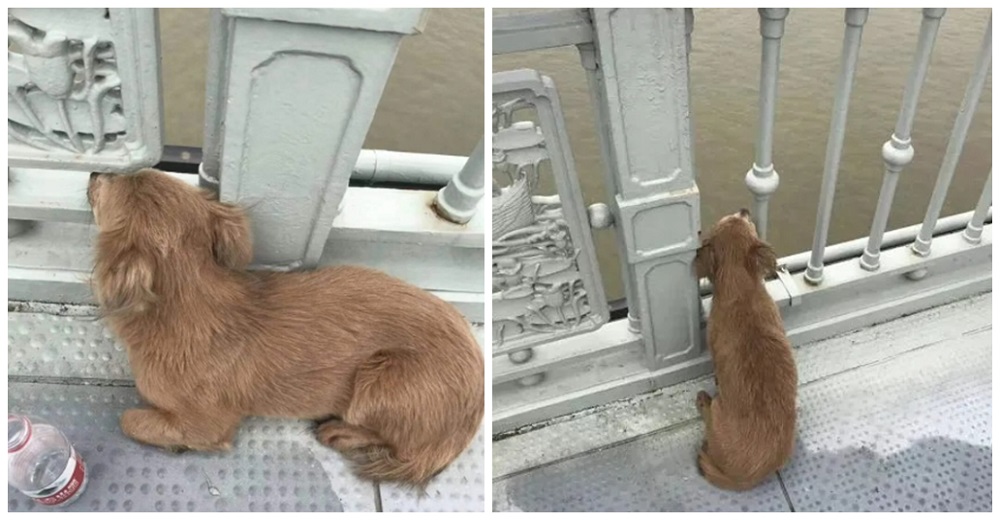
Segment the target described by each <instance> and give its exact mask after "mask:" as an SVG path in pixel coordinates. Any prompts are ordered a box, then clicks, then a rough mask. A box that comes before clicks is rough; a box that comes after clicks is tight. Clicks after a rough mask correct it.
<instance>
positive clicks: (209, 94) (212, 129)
mask: <svg viewBox="0 0 1000 520" xmlns="http://www.w3.org/2000/svg"><path fill="white" fill-rule="evenodd" d="M230 23H231V21H230V20H229V19H228V18H226V17H224V16H222V10H221V9H210V10H209V31H208V69H207V70H206V71H205V85H206V86H205V131H204V138H203V139H204V142H203V143H202V150H203V152H202V159H201V164H200V165H198V176H199V179H200V181H201V182H200V183H201V185H202V186H203V187H206V188H212V189H215V190H218V189H219V170H220V169H221V167H222V166H221V161H222V144H221V139H222V132H223V130H222V122H223V112H224V111H225V106H226V101H225V100H226V88H227V87H226V79H227V78H228V77H229V75H228V74H226V72H227V71H228V69H229V68H228V67H227V65H226V63H227V61H228V58H229V54H230V53H229V52H228V50H227V48H228V46H229V37H230V32H229V25H230Z"/></svg>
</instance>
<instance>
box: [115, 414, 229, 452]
mask: <svg viewBox="0 0 1000 520" xmlns="http://www.w3.org/2000/svg"><path fill="white" fill-rule="evenodd" d="M239 422H240V418H239V417H228V416H227V417H222V416H221V415H220V414H216V415H215V416H212V417H193V416H192V417H188V416H185V417H178V416H176V415H175V414H172V413H170V412H167V411H164V410H159V409H151V408H145V409H131V410H126V411H125V413H123V414H122V419H121V426H122V432H124V433H125V435H127V436H128V437H130V438H132V439H133V440H136V441H138V442H141V443H143V444H150V445H153V446H159V447H161V448H166V449H168V450H171V451H184V450H189V449H191V450H198V451H220V450H228V449H230V448H231V447H232V438H233V436H234V435H235V434H236V429H237V428H238V426H239Z"/></svg>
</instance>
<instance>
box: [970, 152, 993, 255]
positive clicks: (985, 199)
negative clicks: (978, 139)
mask: <svg viewBox="0 0 1000 520" xmlns="http://www.w3.org/2000/svg"><path fill="white" fill-rule="evenodd" d="M992 201H993V169H992V168H990V174H989V175H988V176H987V177H986V184H984V185H983V191H982V193H980V194H979V202H977V203H976V210H975V211H974V212H973V213H972V219H971V220H969V225H968V226H966V227H965V231H963V232H962V237H964V238H965V240H967V241H968V242H969V243H970V244H978V243H979V242H980V241H981V240H982V236H983V222H985V221H986V213H987V212H989V210H990V205H991V203H992Z"/></svg>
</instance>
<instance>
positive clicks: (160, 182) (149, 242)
mask: <svg viewBox="0 0 1000 520" xmlns="http://www.w3.org/2000/svg"><path fill="white" fill-rule="evenodd" d="M214 199H215V197H214V195H212V194H210V193H208V192H206V191H203V190H200V189H198V188H195V187H193V186H189V185H187V184H185V183H184V182H182V181H180V180H178V179H173V178H171V177H170V176H169V175H167V174H165V173H162V172H159V171H156V170H150V169H147V170H143V171H141V172H139V173H137V174H134V175H113V174H106V173H100V174H99V173H94V174H92V175H91V176H90V183H89V185H88V186H87V200H88V201H89V202H90V205H91V207H92V208H93V210H94V221H95V223H96V224H97V228H98V231H99V235H98V238H97V248H96V254H95V258H94V260H95V262H94V279H93V282H94V293H95V297H96V298H97V301H98V303H99V304H100V305H101V307H102V308H103V310H104V311H105V312H106V313H117V312H124V311H142V310H145V309H147V308H148V307H149V305H150V304H152V303H153V302H155V301H156V300H157V294H156V290H157V286H158V280H160V279H161V278H165V277H163V276H162V275H163V272H162V271H163V270H165V269H172V270H178V269H185V270H194V271H189V272H195V273H198V272H200V270H202V269H206V268H212V267H215V266H218V267H222V268H227V269H242V268H245V267H246V266H247V265H248V264H249V263H250V260H251V255H252V242H251V238H250V228H249V223H248V221H247V219H246V216H245V215H244V213H243V211H242V210H240V209H239V208H238V207H236V206H232V205H229V204H223V203H221V202H218V201H217V200H214Z"/></svg>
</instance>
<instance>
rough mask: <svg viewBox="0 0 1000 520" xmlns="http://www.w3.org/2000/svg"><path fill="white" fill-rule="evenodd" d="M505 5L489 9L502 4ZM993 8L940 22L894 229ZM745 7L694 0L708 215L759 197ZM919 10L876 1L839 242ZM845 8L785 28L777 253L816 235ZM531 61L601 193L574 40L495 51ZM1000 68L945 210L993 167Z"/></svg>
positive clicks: (694, 95)
mask: <svg viewBox="0 0 1000 520" xmlns="http://www.w3.org/2000/svg"><path fill="white" fill-rule="evenodd" d="M504 12H509V10H495V11H494V14H495V15H499V14H503V13H504ZM989 16H990V13H989V10H988V9H951V10H949V11H948V12H947V14H946V15H945V17H944V19H943V20H942V23H941V29H940V32H939V33H938V38H937V43H936V45H935V49H934V54H933V59H932V62H931V66H930V71H929V73H928V75H927V80H926V83H925V84H924V87H923V90H922V92H921V97H920V104H919V107H918V113H917V117H916V120H915V123H914V129H913V136H912V139H913V146H914V149H915V152H916V154H915V157H914V159H913V162H912V163H911V164H910V165H909V166H908V167H907V168H906V169H905V170H904V171H903V173H902V177H901V179H900V182H899V187H898V189H897V192H896V198H895V204H894V206H893V211H892V214H891V217H890V219H889V229H893V228H897V227H903V226H907V225H910V224H916V223H919V222H921V221H922V220H923V215H924V211H925V210H926V207H927V202H928V201H929V199H930V193H931V191H932V189H933V186H934V182H935V179H936V177H937V173H938V170H939V168H940V165H941V160H942V158H943V155H944V151H945V148H946V146H947V143H948V137H949V135H950V133H951V128H952V124H953V122H954V119H955V116H956V114H957V112H958V108H959V105H960V103H961V101H962V96H963V93H964V91H965V87H966V84H967V82H968V79H969V77H970V75H971V73H972V67H973V66H974V61H975V59H976V54H977V52H978V50H979V46H980V43H981V41H982V37H983V31H984V29H985V27H986V24H987V21H988V20H989ZM758 20H759V19H758V16H757V12H756V10H751V9H696V10H695V24H694V33H693V40H692V45H693V49H692V54H691V75H692V78H691V85H692V92H691V99H692V117H693V120H694V124H695V168H696V175H697V182H698V187H699V189H700V191H701V205H702V207H701V218H702V228H706V227H708V226H709V225H710V224H711V223H712V222H714V221H715V220H716V219H717V218H719V217H720V216H721V215H723V214H725V213H730V212H733V211H735V210H737V209H739V208H740V207H751V206H750V204H751V201H752V199H751V196H750V195H749V192H748V191H747V189H746V186H745V185H744V183H743V178H744V176H745V175H746V172H747V170H748V169H749V168H750V166H751V163H752V161H753V153H754V139H755V137H754V135H755V127H756V120H757V91H758V82H759V76H758V74H759V67H760V35H759V31H758V27H759V25H758V23H759V22H758ZM920 21H921V14H920V10H919V9H873V10H872V11H871V13H870V16H869V19H868V22H867V24H866V25H865V28H864V35H863V38H862V47H861V54H860V61H859V65H858V70H857V76H856V77H855V83H854V89H853V94H852V97H851V102H850V110H849V113H848V123H847V134H846V139H845V142H844V151H843V156H842V159H841V167H840V175H839V177H838V182H837V192H836V198H835V200H834V208H833V222H832V224H831V227H830V234H829V243H830V244H834V243H837V242H842V241H846V240H850V239H854V238H858V237H862V236H866V235H867V234H868V230H869V228H870V226H871V219H872V215H873V214H874V211H875V204H876V201H877V199H878V192H879V188H880V186H881V181H882V174H883V165H882V159H881V147H882V144H883V143H884V142H885V141H886V140H887V139H888V138H889V135H890V134H891V133H892V130H893V128H894V126H895V122H896V118H897V115H898V111H899V108H900V102H901V99H902V92H903V86H904V84H905V82H906V79H907V75H908V74H909V69H910V65H911V63H912V59H913V55H914V52H915V48H916V41H917V34H918V31H919V27H920ZM843 32H844V24H843V10H842V9H793V10H792V11H791V13H790V15H789V17H788V18H787V20H786V24H785V36H784V38H783V40H782V56H781V58H782V59H781V72H780V80H779V86H778V96H779V98H778V108H777V116H776V123H775V137H774V164H775V168H776V169H777V171H778V174H779V175H780V178H781V183H780V186H779V188H778V191H777V193H776V194H775V195H774V196H773V197H772V199H771V212H770V215H771V217H770V225H769V239H770V241H771V242H772V243H773V245H774V246H775V248H776V249H777V252H778V254H779V256H784V255H788V254H793V253H797V252H800V251H804V250H807V249H809V248H810V247H811V245H812V236H813V229H814V226H815V219H816V208H817V205H818V200H819V187H820V180H821V178H822V174H823V160H824V156H825V153H826V142H827V134H828V130H829V124H830V114H831V109H832V103H833V96H834V88H835V80H836V75H837V71H838V68H839V63H840V53H841V46H842V42H843ZM515 68H534V69H537V70H539V71H541V72H542V73H543V74H547V75H549V76H551V77H552V78H553V80H554V81H555V83H556V86H557V87H558V89H559V95H560V98H561V101H562V103H563V112H564V114H565V116H566V119H567V125H568V128H569V133H570V140H571V146H572V148H573V154H574V157H575V159H576V166H577V169H578V170H579V177H580V182H581V184H582V186H583V191H584V196H585V198H586V200H587V202H588V203H592V202H598V201H606V200H607V199H606V193H605V190H604V180H603V177H602V175H603V172H602V168H603V166H602V164H601V159H600V155H599V151H598V147H597V140H596V137H597V136H596V134H595V133H594V130H593V129H594V118H593V111H592V110H591V102H590V98H589V93H588V87H587V81H586V76H585V74H584V72H583V69H582V68H581V67H580V62H579V55H578V53H577V52H576V50H575V48H563V49H553V50H546V51H538V52H529V53H517V54H512V55H504V56H496V57H494V61H493V70H494V71H501V70H510V69H515ZM991 117H992V75H991V76H990V77H989V78H988V79H987V87H986V89H985V90H984V92H983V95H982V97H981V99H980V102H979V105H978V107H977V110H976V115H975V119H974V120H973V124H972V128H971V129H970V131H969V138H968V140H967V141H966V144H965V148H964V152H963V154H962V158H961V161H960V162H959V165H958V170H957V173H956V174H955V179H954V181H953V183H952V186H951V189H950V191H949V193H948V198H947V200H946V203H945V206H944V210H943V212H942V216H946V215H951V214H954V213H960V212H964V211H970V210H972V209H973V208H974V206H975V204H976V201H977V199H978V197H979V193H980V191H981V190H982V186H983V182H984V181H985V180H986V176H987V175H988V173H989V170H990V167H991V161H992V159H991V150H992V147H991V137H992V126H991ZM596 238H597V239H596V245H597V248H598V259H599V262H600V264H601V269H602V273H603V275H604V279H605V285H606V288H607V292H608V298H618V297H621V296H623V289H622V285H621V279H620V271H619V269H620V268H619V267H618V255H617V251H616V249H615V240H614V236H613V235H612V232H611V231H609V230H605V231H599V232H597V233H596Z"/></svg>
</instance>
